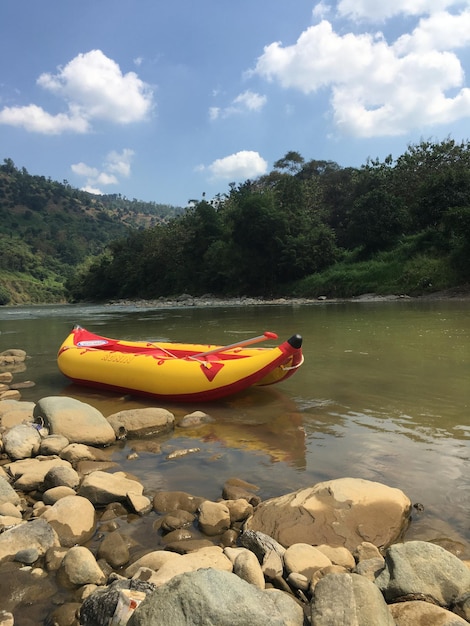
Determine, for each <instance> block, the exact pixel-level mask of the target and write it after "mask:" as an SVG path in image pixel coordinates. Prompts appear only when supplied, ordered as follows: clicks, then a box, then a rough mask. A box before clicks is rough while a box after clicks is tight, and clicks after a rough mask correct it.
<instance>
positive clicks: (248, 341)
mask: <svg viewBox="0 0 470 626" xmlns="http://www.w3.org/2000/svg"><path fill="white" fill-rule="evenodd" d="M266 339H277V335H276V333H270V332H269V331H266V332H265V333H264V335H260V336H259V337H253V338H252V339H245V340H244V341H237V343H231V344H230V345H228V346H219V347H218V348H214V349H213V350H208V351H207V352H199V354H193V355H192V357H191V358H192V359H195V358H199V357H200V356H207V355H208V354H217V353H218V352H225V350H231V349H232V348H244V347H245V346H251V344H253V343H258V342H259V341H266Z"/></svg>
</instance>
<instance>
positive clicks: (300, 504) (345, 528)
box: [246, 478, 411, 550]
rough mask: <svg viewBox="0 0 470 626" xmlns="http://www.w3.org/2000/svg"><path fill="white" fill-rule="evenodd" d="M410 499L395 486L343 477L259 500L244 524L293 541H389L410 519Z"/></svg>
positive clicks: (348, 543)
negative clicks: (258, 503) (262, 500)
mask: <svg viewBox="0 0 470 626" xmlns="http://www.w3.org/2000/svg"><path fill="white" fill-rule="evenodd" d="M410 509H411V501H410V500H409V498H407V496H405V494H404V493H403V492H402V491H400V490H399V489H394V488H391V487H387V486H385V485H382V484H380V483H375V482H371V481H367V480H362V479H356V478H341V479H337V480H331V481H327V482H323V483H318V484H317V485H314V486H313V487H310V488H307V489H301V490H299V491H296V492H294V493H290V494H286V495H284V496H281V497H279V498H272V499H271V500H266V501H264V502H262V503H261V504H260V505H259V506H258V507H257V508H256V509H255V511H254V513H253V516H252V517H251V518H250V519H249V520H247V523H246V527H247V528H248V529H253V530H259V531H262V532H264V533H266V534H267V535H270V536H272V537H273V538H274V539H276V540H277V541H279V543H281V544H282V545H284V546H290V545H292V544H294V543H299V542H301V543H308V544H310V545H316V544H322V543H323V544H325V543H326V544H328V545H331V546H334V547H336V546H344V547H346V548H348V549H349V550H354V549H355V547H356V546H357V545H358V544H359V543H360V542H362V541H364V540H368V541H370V542H371V543H373V544H375V545H377V546H387V545H390V544H391V543H393V541H395V540H396V539H397V538H398V537H399V536H400V535H401V534H402V532H403V530H404V528H405V527H406V525H407V524H408V518H409V512H410Z"/></svg>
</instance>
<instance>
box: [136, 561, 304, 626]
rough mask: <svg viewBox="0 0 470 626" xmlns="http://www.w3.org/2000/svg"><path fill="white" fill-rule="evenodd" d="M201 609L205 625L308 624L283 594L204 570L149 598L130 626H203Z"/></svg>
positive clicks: (168, 585) (180, 579) (138, 609)
mask: <svg viewBox="0 0 470 626" xmlns="http://www.w3.org/2000/svg"><path fill="white" fill-rule="evenodd" d="M241 598H243V602H240V599H241ZM222 599H223V600H222ZM201 605H202V606H204V621H205V623H207V624H217V626H234V625H237V624H240V625H241V624H256V625H257V626H281V625H282V626H287V625H290V626H302V625H303V623H304V619H303V611H302V609H301V607H300V606H299V605H298V604H297V603H296V602H295V600H293V599H291V598H289V596H287V595H285V594H283V593H282V592H277V591H262V590H260V589H257V588H256V587H255V586H254V585H250V584H249V583H247V582H245V581H244V580H242V579H241V578H239V577H238V576H236V575H235V574H232V573H229V572H223V571H216V570H213V569H201V570H199V571H195V572H189V573H186V574H183V575H181V576H177V577H176V578H174V579H173V580H171V581H170V582H168V583H167V584H166V585H164V586H162V587H160V588H159V589H157V590H155V591H154V592H153V593H152V594H150V595H148V596H147V599H146V600H145V601H144V602H142V604H140V605H139V606H138V607H137V608H136V610H135V611H134V613H133V615H132V616H131V618H130V620H129V622H128V625H129V626H145V625H147V624H171V625H172V626H192V625H196V624H201V608H200V607H201Z"/></svg>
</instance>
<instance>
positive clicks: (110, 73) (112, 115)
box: [0, 50, 153, 134]
mask: <svg viewBox="0 0 470 626" xmlns="http://www.w3.org/2000/svg"><path fill="white" fill-rule="evenodd" d="M37 84H38V85H39V86H40V87H43V88H44V89H46V90H48V91H50V92H52V93H54V94H55V95H57V96H58V97H60V98H62V99H63V101H64V103H67V111H66V112H63V113H59V114H56V115H52V114H50V113H48V112H47V111H45V110H44V109H42V108H41V107H40V106H38V105H35V104H31V105H28V106H18V107H5V108H4V109H3V110H1V111H0V123H3V124H8V125H12V126H19V127H22V128H24V129H25V130H28V131H31V132H38V133H43V134H60V133H62V132H65V131H69V132H74V133H85V132H88V131H89V130H91V128H92V124H93V122H95V121H106V122H111V123H115V124H129V123H132V122H139V121H142V120H145V119H146V118H147V116H148V115H149V113H150V111H151V110H152V107H153V93H152V90H151V88H150V87H149V86H148V85H147V84H146V83H144V82H143V81H142V80H141V79H140V78H139V77H138V76H137V74H135V72H128V73H127V74H123V73H122V72H121V69H120V67H119V65H118V64H117V63H116V62H115V61H113V60H112V59H110V58H108V57H107V56H106V55H105V54H103V52H101V50H92V51H90V52H87V53H86V54H79V55H78V56H76V57H75V58H74V59H72V60H71V61H70V62H69V63H67V65H65V66H64V67H61V68H59V71H58V72H57V74H50V73H44V74H41V75H40V76H39V78H38V80H37Z"/></svg>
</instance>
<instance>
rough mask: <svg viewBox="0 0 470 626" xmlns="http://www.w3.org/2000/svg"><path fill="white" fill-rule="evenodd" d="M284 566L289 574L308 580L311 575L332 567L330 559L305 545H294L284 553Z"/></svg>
mask: <svg viewBox="0 0 470 626" xmlns="http://www.w3.org/2000/svg"><path fill="white" fill-rule="evenodd" d="M284 564H285V566H286V569H287V571H288V572H289V573H292V572H296V573H298V574H303V575H304V576H306V577H307V578H308V579H310V578H311V577H312V576H313V574H314V573H315V572H316V571H317V570H319V569H321V568H322V567H327V566H328V565H332V563H331V561H330V559H329V558H328V557H327V556H325V555H324V554H323V553H322V552H320V550H317V548H314V547H313V546H310V545H309V544H306V543H294V544H293V545H292V546H289V548H287V550H286V551H285V553H284Z"/></svg>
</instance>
